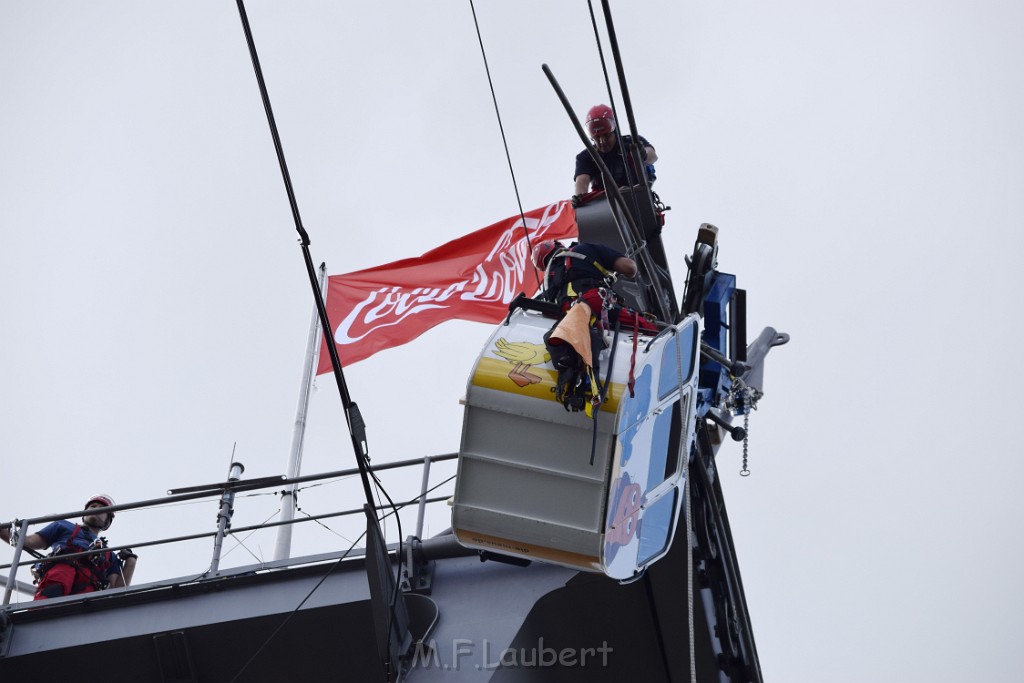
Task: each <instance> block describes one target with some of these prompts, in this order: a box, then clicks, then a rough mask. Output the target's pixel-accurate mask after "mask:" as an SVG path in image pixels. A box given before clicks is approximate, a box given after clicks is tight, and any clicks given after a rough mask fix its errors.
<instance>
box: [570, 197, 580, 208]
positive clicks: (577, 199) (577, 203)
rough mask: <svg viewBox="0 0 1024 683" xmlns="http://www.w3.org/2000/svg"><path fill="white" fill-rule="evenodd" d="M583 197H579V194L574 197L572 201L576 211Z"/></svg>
mask: <svg viewBox="0 0 1024 683" xmlns="http://www.w3.org/2000/svg"><path fill="white" fill-rule="evenodd" d="M582 197H583V195H578V194H574V195H573V196H572V199H571V200H570V201H571V202H572V208H574V209H575V208H576V207H578V206H579V205H580V200H581V199H582Z"/></svg>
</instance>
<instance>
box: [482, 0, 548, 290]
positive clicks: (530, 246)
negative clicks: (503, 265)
mask: <svg viewBox="0 0 1024 683" xmlns="http://www.w3.org/2000/svg"><path fill="white" fill-rule="evenodd" d="M469 9H470V10H472V12H473V25H474V26H476V39H477V41H478V42H479V43H480V56H481V57H483V60H484V71H485V72H486V73H487V85H488V86H489V87H490V89H491V100H493V101H494V115H495V116H496V117H497V118H498V130H500V131H501V144H503V145H504V146H505V159H506V160H508V172H509V175H511V176H512V188H513V189H514V190H515V192H516V204H518V205H519V217H520V218H521V219H522V221H523V234H524V235H526V248H527V249H528V250H529V252H530V253H531V254H532V253H533V244H532V243H531V241H530V231H529V230H527V228H526V214H525V213H524V212H523V202H522V200H521V199H520V198H519V185H518V184H517V183H516V172H515V171H514V170H513V169H512V155H511V154H510V153H509V151H508V140H507V139H506V137H505V127H504V126H503V125H502V124H501V112H500V111H499V110H498V96H497V95H495V94H494V81H493V80H492V79H491V68H490V67H489V66H488V65H487V52H486V51H485V50H484V39H483V36H482V35H481V34H480V22H479V21H477V18H476V7H475V6H474V5H473V0H469ZM527 260H530V259H529V254H528V255H527ZM531 263H532V261H531ZM533 276H534V277H535V278H536V279H537V289H538V290H539V289H540V288H541V284H540V274H539V273H538V272H537V268H536V267H535V268H534V269H533Z"/></svg>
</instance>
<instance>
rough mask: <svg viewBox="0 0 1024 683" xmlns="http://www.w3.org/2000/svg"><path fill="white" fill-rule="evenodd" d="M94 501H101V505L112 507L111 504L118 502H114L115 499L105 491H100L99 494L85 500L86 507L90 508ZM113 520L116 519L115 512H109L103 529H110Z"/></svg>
mask: <svg viewBox="0 0 1024 683" xmlns="http://www.w3.org/2000/svg"><path fill="white" fill-rule="evenodd" d="M93 503H100V504H101V505H103V507H110V506H111V505H116V503H114V499H113V498H111V497H110V496H108V495H107V494H105V493H99V494H97V495H95V496H93V497H92V498H90V499H89V500H87V501H86V502H85V507H86V508H88V507H89V506H90V505H92V504H93ZM113 521H114V513H113V512H108V513H107V523H106V524H104V525H103V531H106V530H107V529H109V528H110V525H111V524H112V523H113Z"/></svg>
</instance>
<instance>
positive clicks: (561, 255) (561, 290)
mask: <svg viewBox="0 0 1024 683" xmlns="http://www.w3.org/2000/svg"><path fill="white" fill-rule="evenodd" d="M576 246H577V244H576V243H573V244H571V245H569V247H568V248H567V249H562V250H560V251H556V252H555V253H554V254H552V256H551V259H550V260H549V261H548V265H547V268H545V269H544V291H545V292H549V293H554V294H555V296H554V297H550V294H549V298H551V299H552V300H553V301H554V302H555V303H557V304H558V305H559V306H561V307H562V310H563V311H564V310H568V308H569V305H570V304H571V303H572V301H573V300H574V299H576V298H577V297H578V296H579V295H580V294H582V293H583V292H585V291H587V290H588V289H593V288H595V287H607V288H609V289H611V286H612V285H613V284H615V272H614V271H611V270H608V269H607V268H605V267H604V266H603V265H601V263H600V262H599V261H598V260H597V259H596V258H594V257H593V256H588V255H587V254H581V253H580V252H578V251H573V249H574V248H575V247H576ZM557 259H562V264H563V265H564V268H563V269H562V270H561V271H560V273H559V274H558V281H557V282H551V266H552V265H553V264H554V263H555V262H556V260H557ZM573 261H580V262H583V263H586V264H587V265H589V266H591V267H593V268H594V269H595V270H596V271H597V272H599V273H601V275H602V278H601V279H600V280H598V279H596V278H593V277H588V278H578V279H576V281H575V282H573V278H572V272H571V271H572V265H573Z"/></svg>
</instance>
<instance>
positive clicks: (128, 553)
mask: <svg viewBox="0 0 1024 683" xmlns="http://www.w3.org/2000/svg"><path fill="white" fill-rule="evenodd" d="M117 556H118V557H119V558H121V561H122V562H127V561H128V560H129V559H133V560H137V559H139V556H138V555H136V554H135V553H133V552H132V549H131V548H124V549H122V550H121V552H119V553H118V554H117Z"/></svg>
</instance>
